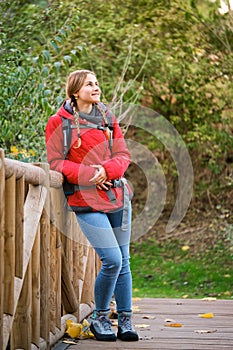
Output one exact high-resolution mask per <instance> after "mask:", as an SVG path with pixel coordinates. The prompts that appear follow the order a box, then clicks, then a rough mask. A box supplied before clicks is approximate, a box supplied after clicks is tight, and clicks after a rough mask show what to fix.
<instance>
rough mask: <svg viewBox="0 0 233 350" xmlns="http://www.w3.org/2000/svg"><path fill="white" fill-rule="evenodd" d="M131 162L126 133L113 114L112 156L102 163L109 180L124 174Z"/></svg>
mask: <svg viewBox="0 0 233 350" xmlns="http://www.w3.org/2000/svg"><path fill="white" fill-rule="evenodd" d="M129 164H130V152H129V150H128V148H127V146H126V142H125V139H124V135H123V133H122V131H121V128H120V126H119V124H118V121H117V119H116V117H115V116H113V145H112V158H111V159H109V160H105V161H103V162H102V163H101V165H103V167H104V168H105V171H106V173H107V176H108V179H109V180H114V179H117V178H119V177H121V176H123V175H124V173H125V171H126V170H127V168H128V166H129Z"/></svg>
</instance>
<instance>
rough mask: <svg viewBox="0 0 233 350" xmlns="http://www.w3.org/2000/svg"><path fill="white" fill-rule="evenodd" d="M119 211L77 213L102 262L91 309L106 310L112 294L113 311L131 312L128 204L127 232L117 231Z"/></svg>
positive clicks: (121, 213)
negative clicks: (114, 309)
mask: <svg viewBox="0 0 233 350" xmlns="http://www.w3.org/2000/svg"><path fill="white" fill-rule="evenodd" d="M122 215H123V210H120V211H117V212H114V213H101V212H90V213H78V212H76V216H77V220H78V223H79V225H80V227H81V229H82V231H83V233H84V235H85V236H86V238H87V239H88V241H89V242H90V244H91V245H92V246H93V247H94V249H95V251H96V252H97V254H98V256H99V257H100V260H101V262H102V266H101V269H100V271H99V273H98V276H97V278H96V281H95V289H94V294H95V304H96V305H95V308H96V310H97V311H106V310H109V305H110V301H111V298H112V295H113V294H114V296H115V300H116V304H117V311H118V312H122V311H132V276H131V271H130V262H129V259H130V255H129V244H130V235H131V204H130V207H129V211H128V225H127V230H124V231H123V230H122V229H121V221H122Z"/></svg>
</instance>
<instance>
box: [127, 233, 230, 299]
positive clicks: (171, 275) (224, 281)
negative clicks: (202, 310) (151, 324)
mask: <svg viewBox="0 0 233 350" xmlns="http://www.w3.org/2000/svg"><path fill="white" fill-rule="evenodd" d="M186 248H187V250H185V246H183V245H182V244H180V243H179V242H170V243H164V244H163V245H162V244H158V242H156V241H155V240H153V239H147V240H146V241H143V242H139V243H132V244H131V270H132V275H133V296H134V297H151V298H165V297H168V298H180V297H185V298H204V297H216V298H218V299H233V256H232V248H231V247H227V246H224V245H223V244H222V243H221V242H220V243H218V244H217V245H216V246H215V247H214V248H211V249H210V250H208V249H207V250H206V251H205V252H202V253H193V252H192V248H191V247H186Z"/></svg>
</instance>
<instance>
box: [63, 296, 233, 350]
mask: <svg viewBox="0 0 233 350" xmlns="http://www.w3.org/2000/svg"><path fill="white" fill-rule="evenodd" d="M133 309H134V316H133V324H134V327H135V329H136V330H137V331H138V333H139V336H140V340H139V341H138V342H132V343H130V342H122V341H120V340H117V341H116V342H112V343H110V342H101V341H96V340H94V339H84V340H79V341H78V343H77V344H76V345H71V346H69V349H73V350H78V349H80V350H81V349H83V350H84V349H85V350H87V349H88V350H98V349H102V350H105V349H106V350H115V349H124V350H128V349H135V350H136V349H153V350H163V349H166V350H174V349H175V350H184V349H185V350H191V349H192V350H202V349H203V350H204V349H205V350H224V349H227V350H232V349H233V300H200V299H199V300H196V299H134V301H133ZM208 313H210V314H211V313H212V314H213V317H212V318H203V317H201V316H200V315H203V314H208ZM210 316H211V315H210ZM175 325H176V327H175Z"/></svg>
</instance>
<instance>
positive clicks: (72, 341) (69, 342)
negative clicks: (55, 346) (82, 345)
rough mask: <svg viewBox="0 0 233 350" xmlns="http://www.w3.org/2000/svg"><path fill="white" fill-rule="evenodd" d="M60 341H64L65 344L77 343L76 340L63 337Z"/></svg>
mask: <svg viewBox="0 0 233 350" xmlns="http://www.w3.org/2000/svg"><path fill="white" fill-rule="evenodd" d="M62 343H65V344H77V343H78V341H77V340H71V339H64V340H62Z"/></svg>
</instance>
